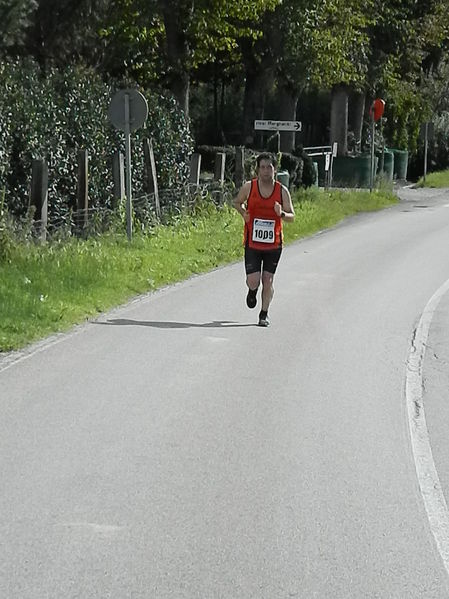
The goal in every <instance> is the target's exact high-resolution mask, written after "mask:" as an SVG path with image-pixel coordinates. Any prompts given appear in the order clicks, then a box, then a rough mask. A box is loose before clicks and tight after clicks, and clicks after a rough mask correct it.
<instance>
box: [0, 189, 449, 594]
mask: <svg viewBox="0 0 449 599" xmlns="http://www.w3.org/2000/svg"><path fill="white" fill-rule="evenodd" d="M402 195H403V197H404V199H403V201H402V202H401V203H400V205H398V206H395V207H393V208H391V209H387V210H385V211H382V212H378V213H373V214H363V215H360V216H357V217H354V218H351V219H349V220H348V221H346V222H345V223H344V224H343V225H340V226H338V227H336V228H334V229H332V230H330V231H325V232H322V233H321V234H318V235H316V236H314V237H313V238H310V239H308V240H304V241H301V242H298V243H295V244H293V245H291V246H289V247H287V248H286V249H285V250H284V254H283V257H282V260H281V264H280V266H279V271H278V274H277V275H276V295H275V298H274V301H273V304H272V309H271V319H272V326H271V327H270V328H268V329H262V328H259V327H257V326H255V323H256V322H257V310H253V311H250V310H248V309H247V308H246V305H245V300H244V298H245V286H244V275H243V266H242V264H241V263H238V264H234V265H231V266H229V267H226V268H222V269H218V270H216V271H214V272H212V273H209V274H207V275H204V276H199V277H195V278H193V279H191V280H189V281H186V282H185V283H182V284H179V285H175V286H173V287H170V288H167V289H164V290H161V291H159V292H157V293H154V294H151V295H149V296H146V297H144V298H140V299H139V300H137V301H135V302H132V303H130V304H129V305H127V306H125V307H121V308H119V309H117V310H114V311H112V312H110V313H108V314H105V315H103V316H102V317H101V318H99V319H98V320H97V321H95V322H90V323H87V324H86V325H83V326H81V327H78V328H77V329H75V330H74V331H73V333H71V334H69V335H61V336H57V337H55V338H52V339H49V340H47V341H45V342H44V343H42V344H38V345H36V346H33V347H32V348H29V349H28V350H26V351H24V352H21V353H18V354H13V355H9V356H4V357H3V358H2V359H1V360H0V480H1V487H0V597H2V598H5V599H75V598H79V599H93V598H101V599H106V598H112V599H128V598H132V599H153V598H154V599H166V598H173V599H184V598H185V599H194V598H195V599H197V598H198V599H284V598H292V597H293V598H301V599H312V598H318V599H374V598H379V599H418V598H419V599H447V598H448V597H449V583H448V581H449V577H448V573H447V570H446V567H445V563H444V559H443V557H442V556H441V554H440V551H439V549H438V546H437V544H436V542H435V538H434V535H433V533H432V529H431V526H430V523H429V516H428V513H427V511H426V509H425V506H424V502H423V497H422V493H421V489H420V485H419V482H418V476H417V471H416V464H415V458H414V455H413V451H412V447H411V439H410V422H409V416H408V411H407V406H406V397H405V378H406V370H407V361H408V357H409V355H410V351H411V347H412V344H413V338H414V337H413V336H414V332H415V331H416V327H417V323H418V321H419V318H420V316H421V313H422V311H423V309H424V307H425V306H426V304H427V302H428V300H429V298H430V297H431V296H432V295H433V294H434V292H435V291H436V290H437V289H438V288H440V286H441V285H442V284H443V283H444V282H445V281H447V279H449V260H448V257H449V251H448V244H449V192H448V191H435V190H427V191H415V190H403V191H402ZM205 243H206V244H207V239H205ZM448 326H449V298H446V296H445V297H444V299H443V300H442V301H441V303H440V304H439V307H438V311H436V312H435V318H434V320H433V322H432V328H431V330H430V333H429V340H428V343H429V347H431V348H432V351H430V350H429V352H428V353H427V355H426V356H427V357H426V362H425V365H424V379H425V397H424V402H425V409H426V415H427V420H428V432H429V439H430V443H431V446H432V451H433V455H434V460H435V466H436V469H437V471H438V473H439V475H440V480H441V485H442V489H443V492H444V493H445V495H446V497H449V441H448V436H447V427H448V424H449V408H448V405H449V402H448V401H447V399H448V383H449V374H448V367H447V365H448V363H449V350H448V349H447V346H448V344H447V343H446V340H447V338H448V337H447V335H446V332H447V330H448Z"/></svg>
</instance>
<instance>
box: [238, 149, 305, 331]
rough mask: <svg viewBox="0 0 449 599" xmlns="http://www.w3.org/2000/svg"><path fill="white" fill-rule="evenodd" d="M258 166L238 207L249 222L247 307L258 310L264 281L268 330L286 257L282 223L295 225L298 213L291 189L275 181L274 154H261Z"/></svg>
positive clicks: (241, 193)
mask: <svg viewBox="0 0 449 599" xmlns="http://www.w3.org/2000/svg"><path fill="white" fill-rule="evenodd" d="M256 164H257V168H256V173H257V178H256V179H253V180H251V181H246V182H245V183H244V184H243V185H242V187H241V189H240V191H239V193H238V195H237V197H236V198H235V200H234V206H235V208H236V210H237V211H238V212H239V213H240V214H241V215H242V218H243V220H244V221H245V228H244V245H245V271H246V284H247V285H248V295H247V296H246V304H247V306H248V308H255V307H256V305H257V290H258V288H259V285H260V281H261V279H262V294H261V295H262V306H261V311H260V313H259V326H261V327H267V326H269V324H270V320H269V318H268V308H269V306H270V303H271V300H272V299H273V294H274V289H273V278H274V273H275V272H276V268H277V265H278V262H279V259H280V257H281V253H282V221H286V222H292V221H293V220H294V219H295V212H294V209H293V205H292V200H291V197H290V193H289V191H288V189H287V188H286V187H285V186H284V185H281V183H279V181H276V179H275V175H276V166H277V162H276V158H275V157H274V156H273V154H269V153H263V154H260V155H259V156H258V157H257V159H256Z"/></svg>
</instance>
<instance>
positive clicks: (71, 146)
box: [0, 60, 193, 218]
mask: <svg viewBox="0 0 449 599" xmlns="http://www.w3.org/2000/svg"><path fill="white" fill-rule="evenodd" d="M0 89H1V90H2V93H1V94H0V114H1V115H2V118H1V119H0V133H1V135H0V160H1V170H0V186H1V188H5V190H6V205H7V206H8V207H9V209H10V210H11V211H12V212H13V213H14V214H19V215H20V214H22V215H23V214H24V213H25V211H26V208H27V205H28V190H29V184H30V175H31V163H32V160H33V158H46V159H47V161H48V163H49V210H50V215H51V216H52V218H68V215H69V211H70V210H71V209H73V208H74V207H75V202H76V199H75V198H76V182H77V178H76V177H77V151H78V150H80V149H86V150H87V151H88V153H89V173H90V187H89V199H90V205H91V206H93V207H96V206H108V205H110V201H111V196H112V185H113V182H112V168H111V164H112V155H113V153H114V152H115V151H116V150H117V149H118V148H119V147H121V148H122V149H123V144H124V140H123V134H121V133H119V132H117V131H115V130H114V129H113V127H112V126H111V125H110V123H109V122H108V119H107V109H108V105H109V102H110V100H111V97H112V95H113V94H114V93H115V91H114V89H113V87H112V85H107V84H105V83H104V82H103V81H102V80H101V78H100V77H99V76H98V75H97V74H95V72H94V71H92V70H91V69H88V68H85V67H82V66H78V67H73V66H70V67H67V68H66V69H64V70H63V71H61V70H56V69H51V70H49V71H48V73H47V75H46V76H45V77H43V76H42V75H41V73H40V71H39V69H38V68H37V66H36V64H35V63H34V62H32V61H30V60H28V61H22V62H19V61H14V62H4V63H3V64H2V65H1V66H0ZM144 95H145V96H146V97H147V100H148V104H149V119H148V121H147V125H146V127H145V128H144V129H142V130H141V131H139V132H138V133H136V134H135V135H133V140H132V142H133V145H132V147H133V167H134V171H133V174H134V179H133V189H134V190H135V192H136V193H137V194H138V193H142V190H143V188H144V171H143V151H142V140H143V138H144V137H146V136H148V137H152V138H153V145H154V151H155V158H156V162H157V166H158V177H159V181H158V183H159V186H160V187H169V186H173V185H182V184H184V183H185V182H186V177H187V168H188V167H187V164H186V160H187V157H188V155H189V154H190V153H191V151H192V146H193V142H192V139H191V136H190V133H189V129H188V123H187V122H186V120H185V117H184V115H183V114H182V112H181V111H180V110H179V109H178V108H177V105H176V103H175V101H174V100H173V99H167V98H163V97H160V96H157V95H155V94H153V93H152V92H144Z"/></svg>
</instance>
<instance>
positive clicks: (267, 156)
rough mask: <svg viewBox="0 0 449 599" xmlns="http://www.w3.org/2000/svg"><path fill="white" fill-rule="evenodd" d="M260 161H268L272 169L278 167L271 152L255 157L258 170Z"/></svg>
mask: <svg viewBox="0 0 449 599" xmlns="http://www.w3.org/2000/svg"><path fill="white" fill-rule="evenodd" d="M262 160H268V161H269V162H271V164H272V165H273V166H274V168H276V167H277V165H278V161H277V159H276V156H275V155H274V154H272V153H271V152H262V154H259V156H257V158H256V164H257V168H259V166H260V163H261V161H262Z"/></svg>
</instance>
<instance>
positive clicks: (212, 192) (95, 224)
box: [0, 180, 235, 241]
mask: <svg viewBox="0 0 449 599" xmlns="http://www.w3.org/2000/svg"><path fill="white" fill-rule="evenodd" d="M234 194H235V185H234V184H233V183H232V182H231V181H225V182H224V183H221V182H218V181H212V180H211V181H205V182H201V183H200V184H199V185H196V184H195V185H194V184H186V185H184V186H181V187H176V188H171V189H164V190H161V191H159V193H158V196H157V198H158V204H159V209H158V207H157V200H156V194H155V193H147V194H141V195H138V196H136V197H135V198H133V199H132V219H133V229H134V230H139V231H141V232H144V233H148V234H150V233H151V231H152V230H154V228H155V227H157V226H158V225H168V224H170V223H171V222H173V220H174V219H175V218H179V217H180V216H181V215H182V214H189V213H192V212H193V211H194V210H195V209H196V208H197V207H198V206H200V205H202V204H203V205H204V204H205V203H209V204H212V205H214V206H216V207H217V208H218V207H220V206H223V205H224V204H226V203H230V202H231V201H232V198H233V196H234ZM6 228H7V229H8V230H9V231H10V232H13V234H14V237H15V238H16V239H17V240H18V241H29V240H31V239H36V238H40V239H43V240H44V239H45V240H47V241H52V240H62V239H68V238H71V237H83V238H89V237H92V236H96V235H100V234H103V233H106V232H108V231H114V232H125V231H126V198H123V199H122V200H121V201H118V202H116V203H115V205H114V202H113V200H111V205H110V206H90V207H89V208H87V209H81V210H74V209H73V208H70V207H69V206H67V207H66V209H60V210H59V212H58V213H57V214H55V213H52V211H51V209H50V210H49V212H48V216H47V220H46V221H43V220H40V219H36V218H35V216H34V214H33V210H32V209H30V210H29V211H28V213H27V215H26V216H24V217H21V218H13V217H12V216H10V215H9V216H7V218H5V216H4V215H3V217H2V216H1V215H0V229H3V230H5V229H6Z"/></svg>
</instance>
